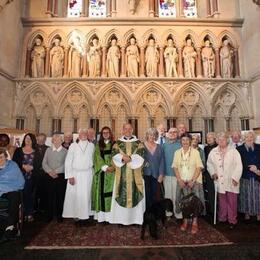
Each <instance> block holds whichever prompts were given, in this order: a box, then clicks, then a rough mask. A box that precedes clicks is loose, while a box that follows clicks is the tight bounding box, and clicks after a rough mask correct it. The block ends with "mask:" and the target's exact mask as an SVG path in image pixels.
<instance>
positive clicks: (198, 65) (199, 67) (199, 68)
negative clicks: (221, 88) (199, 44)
mask: <svg viewBox="0 0 260 260" xmlns="http://www.w3.org/2000/svg"><path fill="white" fill-rule="evenodd" d="M196 51H197V57H196V72H197V78H202V64H201V48H196Z"/></svg>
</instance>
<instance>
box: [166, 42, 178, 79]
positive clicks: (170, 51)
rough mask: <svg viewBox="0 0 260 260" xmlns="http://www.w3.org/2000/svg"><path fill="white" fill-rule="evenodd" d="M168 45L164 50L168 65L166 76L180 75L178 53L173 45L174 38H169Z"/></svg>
mask: <svg viewBox="0 0 260 260" xmlns="http://www.w3.org/2000/svg"><path fill="white" fill-rule="evenodd" d="M167 43H168V45H167V47H166V48H165V50H164V60H165V67H166V71H165V72H166V77H178V73H177V61H178V53H177V51H176V48H175V47H174V45H173V40H172V39H168V41H167Z"/></svg>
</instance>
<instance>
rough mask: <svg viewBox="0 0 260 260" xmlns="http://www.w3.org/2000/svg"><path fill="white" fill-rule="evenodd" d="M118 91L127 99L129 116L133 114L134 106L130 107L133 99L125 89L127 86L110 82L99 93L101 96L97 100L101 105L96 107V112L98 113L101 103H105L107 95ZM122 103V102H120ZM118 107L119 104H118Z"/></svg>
mask: <svg viewBox="0 0 260 260" xmlns="http://www.w3.org/2000/svg"><path fill="white" fill-rule="evenodd" d="M113 89H115V90H117V91H118V92H119V93H121V94H122V96H123V98H124V99H125V101H126V103H125V105H126V108H127V111H128V113H129V114H132V106H131V105H130V104H131V103H132V101H131V98H130V96H129V94H128V92H127V90H126V88H125V86H123V85H121V84H120V83H118V82H109V83H108V84H107V85H105V86H103V87H102V89H101V90H100V91H99V94H98V95H97V96H96V100H99V103H97V105H96V106H95V110H96V111H98V107H99V106H100V103H101V102H102V101H103V99H104V97H105V95H106V94H107V93H109V92H110V91H111V90H113ZM120 103H122V102H120ZM117 106H118V104H117Z"/></svg>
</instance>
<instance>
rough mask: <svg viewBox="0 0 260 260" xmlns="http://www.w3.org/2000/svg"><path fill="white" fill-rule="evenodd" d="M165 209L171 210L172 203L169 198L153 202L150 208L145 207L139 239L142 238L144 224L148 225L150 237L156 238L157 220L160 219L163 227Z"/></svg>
mask: <svg viewBox="0 0 260 260" xmlns="http://www.w3.org/2000/svg"><path fill="white" fill-rule="evenodd" d="M166 211H170V212H173V203H172V201H171V200H170V199H163V200H160V201H158V202H155V203H154V204H153V205H152V206H151V207H150V208H148V209H146V211H145V212H144V220H143V225H142V231H141V239H144V234H145V229H146V226H149V231H150V235H151V237H153V238H154V239H158V235H157V220H161V222H162V225H163V227H165V221H166Z"/></svg>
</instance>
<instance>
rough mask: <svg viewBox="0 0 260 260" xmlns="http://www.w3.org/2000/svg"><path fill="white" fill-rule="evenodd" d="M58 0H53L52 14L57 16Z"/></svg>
mask: <svg viewBox="0 0 260 260" xmlns="http://www.w3.org/2000/svg"><path fill="white" fill-rule="evenodd" d="M58 7H59V0H54V8H53V16H55V17H58V16H59V9H58Z"/></svg>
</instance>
